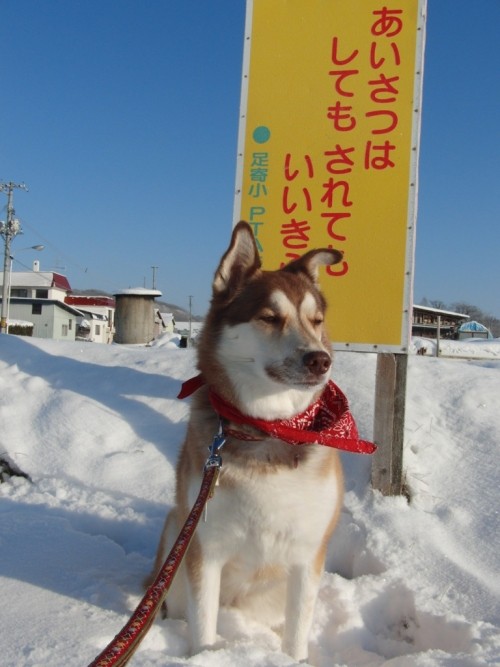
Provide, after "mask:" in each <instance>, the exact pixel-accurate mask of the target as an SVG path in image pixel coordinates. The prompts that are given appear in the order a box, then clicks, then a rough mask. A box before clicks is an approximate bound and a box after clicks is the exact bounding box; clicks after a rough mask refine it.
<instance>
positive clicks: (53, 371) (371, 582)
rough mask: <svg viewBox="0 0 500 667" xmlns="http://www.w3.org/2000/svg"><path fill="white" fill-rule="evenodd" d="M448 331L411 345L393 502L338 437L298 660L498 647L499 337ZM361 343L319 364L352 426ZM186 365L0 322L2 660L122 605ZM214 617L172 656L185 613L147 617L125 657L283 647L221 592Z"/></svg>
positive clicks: (38, 660)
mask: <svg viewBox="0 0 500 667" xmlns="http://www.w3.org/2000/svg"><path fill="white" fill-rule="evenodd" d="M420 344H421V341H420V342H419V341H416V342H415V349H416V347H418V346H420ZM447 345H448V344H447ZM450 345H451V344H450ZM449 349H450V348H449V346H448V350H449ZM454 349H455V354H458V356H460V357H462V356H469V357H471V359H469V360H467V359H461V358H459V359H453V358H451V359H450V358H436V357H434V356H431V352H430V351H429V352H428V354H427V355H425V356H417V355H412V356H411V357H410V362H409V379H408V398H407V420H406V443H405V461H404V467H405V474H406V479H407V483H408V485H409V487H410V489H411V493H412V501H411V503H410V504H409V505H408V504H407V502H406V500H405V499H404V498H401V497H398V498H385V497H382V496H381V495H380V494H378V493H374V492H373V491H372V490H371V489H370V485H369V474H370V459H369V458H367V457H363V456H357V455H353V454H346V455H345V456H344V455H343V460H344V464H345V470H346V486H347V493H346V499H345V509H344V512H343V515H342V519H341V524H340V527H339V529H338V531H337V532H336V534H335V535H334V539H333V541H332V544H331V549H330V554H329V558H328V568H327V569H328V571H327V572H326V573H325V575H324V577H323V581H322V586H321V590H320V594H319V600H318V604H317V609H316V614H315V620H314V626H313V631H312V635H311V647H310V662H311V664H313V665H316V666H317V667H381V666H382V665H383V666H384V667H435V666H438V665H439V666H443V667H444V666H446V667H476V666H477V667H479V666H484V665H500V632H499V626H500V609H499V600H500V576H499V571H500V526H499V509H500V508H499V502H498V501H499V495H500V493H499V487H500V472H499V468H498V452H499V444H500V342H499V341H498V340H496V341H488V342H485V343H480V342H477V341H474V342H472V343H464V342H461V343H460V344H458V343H457V344H456V345H455V348H454ZM457 350H459V351H457ZM375 362H376V358H375V355H373V354H360V353H347V352H342V353H338V354H337V355H336V360H335V365H334V371H333V375H334V377H335V380H336V382H337V383H338V384H339V385H340V386H341V387H342V388H343V389H344V391H345V392H346V393H347V395H348V397H349V399H350V403H351V408H352V411H353V413H354V415H355V416H356V418H357V421H358V426H359V429H360V431H361V434H362V436H363V437H365V438H370V437H371V435H372V418H373V396H374V384H375ZM193 372H194V351H193V350H190V349H188V350H186V349H179V348H178V347H177V346H176V345H175V343H174V342H173V341H167V340H166V339H163V340H162V341H161V342H160V343H159V344H156V345H153V346H151V347H127V346H118V345H111V346H106V345H97V344H91V343H62V342H54V341H45V340H40V339H28V338H20V337H16V336H6V335H2V336H0V457H3V458H7V459H8V460H9V461H10V462H11V463H14V464H15V465H17V466H18V467H19V468H20V469H21V470H22V471H24V472H25V473H27V474H28V475H29V476H30V479H31V481H28V480H27V479H25V478H22V477H19V476H13V477H8V476H4V482H3V483H1V484H0V497H1V502H0V586H1V591H2V597H1V606H0V628H1V630H2V632H1V635H0V656H1V657H0V663H1V664H2V665H3V666H4V667H19V666H24V665H25V666H29V667H35V666H40V667H41V666H43V667H48V666H50V667H62V666H64V667H72V666H75V667H85V666H86V665H88V664H89V663H90V662H92V661H93V659H94V658H95V657H96V655H98V654H99V653H100V651H101V650H102V649H103V648H104V647H105V646H106V645H107V643H108V642H109V641H110V639H111V638H112V637H113V636H114V635H115V634H116V633H117V632H118V631H119V630H120V629H121V627H122V626H123V625H124V623H125V622H126V620H127V619H128V616H129V614H130V612H131V611H132V610H133V609H134V608H135V605H136V604H137V602H138V601H139V599H140V597H141V595H142V589H141V580H142V578H143V576H144V575H145V574H146V573H147V572H148V571H149V570H150V567H151V564H152V559H153V556H154V551H155V548H156V542H157V539H158V536H159V534H160V530H161V526H162V522H163V519H164V516H165V512H166V510H167V508H168V505H169V503H171V502H172V497H173V485H174V465H175V460H176V456H177V451H178V447H179V444H180V442H181V439H182V436H183V431H184V428H185V421H186V417H187V413H188V408H189V406H188V402H186V401H183V402H182V401H178V400H176V398H175V396H176V393H177V391H178V388H179V383H180V382H181V381H182V380H185V379H187V378H189V377H191V375H192V374H193ZM219 632H220V636H221V638H220V644H219V645H218V647H217V648H216V649H214V650H210V651H205V652H203V653H201V654H198V655H195V656H193V657H188V654H187V640H186V627H185V624H184V623H183V622H181V621H157V622H156V623H155V625H154V626H153V627H152V629H151V630H150V632H149V634H148V635H147V637H146V639H145V640H144V642H143V644H142V645H141V647H140V648H139V650H138V652H137V653H136V655H135V656H134V657H133V658H132V660H131V663H130V664H131V665H136V666H137V667H152V666H158V665H162V666H174V665H186V664H187V665H192V666H193V667H240V666H241V667H271V666H272V667H278V666H285V665H287V666H290V665H294V664H295V663H294V661H293V660H291V659H290V658H289V657H287V656H286V655H284V654H282V653H281V652H280V650H279V638H278V636H277V635H276V634H275V633H273V632H272V631H270V630H269V629H267V628H266V627H264V626H260V625H257V624H255V623H249V622H247V620H246V619H244V618H242V617H241V616H239V615H238V614H236V613H234V612H230V611H223V612H221V616H220V624H219Z"/></svg>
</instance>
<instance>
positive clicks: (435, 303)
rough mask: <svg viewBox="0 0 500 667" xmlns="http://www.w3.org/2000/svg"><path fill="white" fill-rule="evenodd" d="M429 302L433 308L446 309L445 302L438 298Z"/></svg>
mask: <svg viewBox="0 0 500 667" xmlns="http://www.w3.org/2000/svg"><path fill="white" fill-rule="evenodd" d="M430 304H431V306H432V307H433V308H438V309H439V310H447V305H446V304H445V302H444V301H440V300H439V299H433V300H432V301H431V302H430Z"/></svg>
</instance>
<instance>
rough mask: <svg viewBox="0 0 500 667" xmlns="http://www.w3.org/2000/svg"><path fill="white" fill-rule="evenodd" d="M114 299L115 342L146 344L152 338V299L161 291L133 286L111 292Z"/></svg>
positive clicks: (159, 294)
mask: <svg viewBox="0 0 500 667" xmlns="http://www.w3.org/2000/svg"><path fill="white" fill-rule="evenodd" d="M113 296H114V297H115V299H116V311H115V330H116V333H115V342H116V343H122V344H126V345H127V344H128V345H146V344H147V343H150V342H151V341H152V340H153V339H154V300H155V298H156V297H157V296H161V292H160V291H158V290H154V289H145V288H142V287H135V288H133V289H124V290H121V291H120V292H117V293H116V294H113Z"/></svg>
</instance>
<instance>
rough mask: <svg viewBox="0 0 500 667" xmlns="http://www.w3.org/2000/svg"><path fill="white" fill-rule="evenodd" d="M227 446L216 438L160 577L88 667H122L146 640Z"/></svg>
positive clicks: (205, 501)
mask: <svg viewBox="0 0 500 667" xmlns="http://www.w3.org/2000/svg"><path fill="white" fill-rule="evenodd" d="M224 442H225V438H224V436H222V434H219V435H217V436H215V438H214V442H213V445H212V447H211V449H210V457H209V459H208V461H207V462H206V464H205V470H204V474H203V480H202V483H201V488H200V491H199V493H198V498H197V499H196V502H195V504H194V505H193V509H192V510H191V513H190V514H189V516H188V518H187V520H186V523H185V524H184V526H183V527H182V530H181V532H180V533H179V537H178V538H177V540H176V542H175V544H174V546H173V547H172V550H171V551H170V553H169V555H168V556H167V559H166V560H165V563H164V564H163V567H162V568H161V570H160V572H159V573H158V576H157V577H156V579H155V580H154V582H153V583H152V584H151V586H150V587H149V588H148V589H147V591H146V593H145V594H144V597H143V598H142V600H141V601H140V602H139V605H138V606H137V608H136V610H135V611H134V613H133V615H132V617H131V618H130V620H129V621H128V623H127V624H126V625H124V626H123V628H122V629H121V631H120V632H119V633H118V634H117V635H116V637H115V638H114V639H113V640H112V641H111V642H110V643H109V644H108V645H107V647H106V648H105V649H104V650H103V651H102V652H101V653H100V654H99V655H98V656H97V658H96V659H95V660H94V661H93V662H91V663H90V665H89V667H123V665H126V664H127V663H128V661H129V660H130V658H131V657H132V655H133V654H134V653H135V651H136V650H137V648H138V646H139V644H140V642H141V641H142V640H143V639H144V637H145V635H146V633H147V631H148V630H149V628H150V626H151V624H152V623H153V621H154V619H155V616H156V614H157V613H158V611H159V609H160V607H161V605H162V603H163V601H164V599H165V597H166V595H167V593H168V591H169V589H170V586H171V584H172V581H173V579H174V576H175V574H176V572H177V569H178V567H179V565H180V564H181V562H182V559H183V558H184V555H185V553H186V551H187V548H188V546H189V543H190V542H191V539H192V537H193V535H194V531H195V530H196V527H197V525H198V522H199V520H200V517H201V514H202V512H203V510H204V508H205V505H206V503H207V501H208V499H209V498H211V497H212V495H213V491H214V487H215V484H216V482H217V477H218V475H219V470H220V466H221V463H222V460H221V458H220V456H219V454H218V451H219V449H220V448H221V447H222V446H223V444H224Z"/></svg>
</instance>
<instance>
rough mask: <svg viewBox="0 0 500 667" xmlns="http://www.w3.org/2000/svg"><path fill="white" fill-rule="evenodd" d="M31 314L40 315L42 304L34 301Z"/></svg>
mask: <svg viewBox="0 0 500 667" xmlns="http://www.w3.org/2000/svg"><path fill="white" fill-rule="evenodd" d="M31 314H32V315H41V314H42V304H41V303H34V304H33V305H32V306H31Z"/></svg>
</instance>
